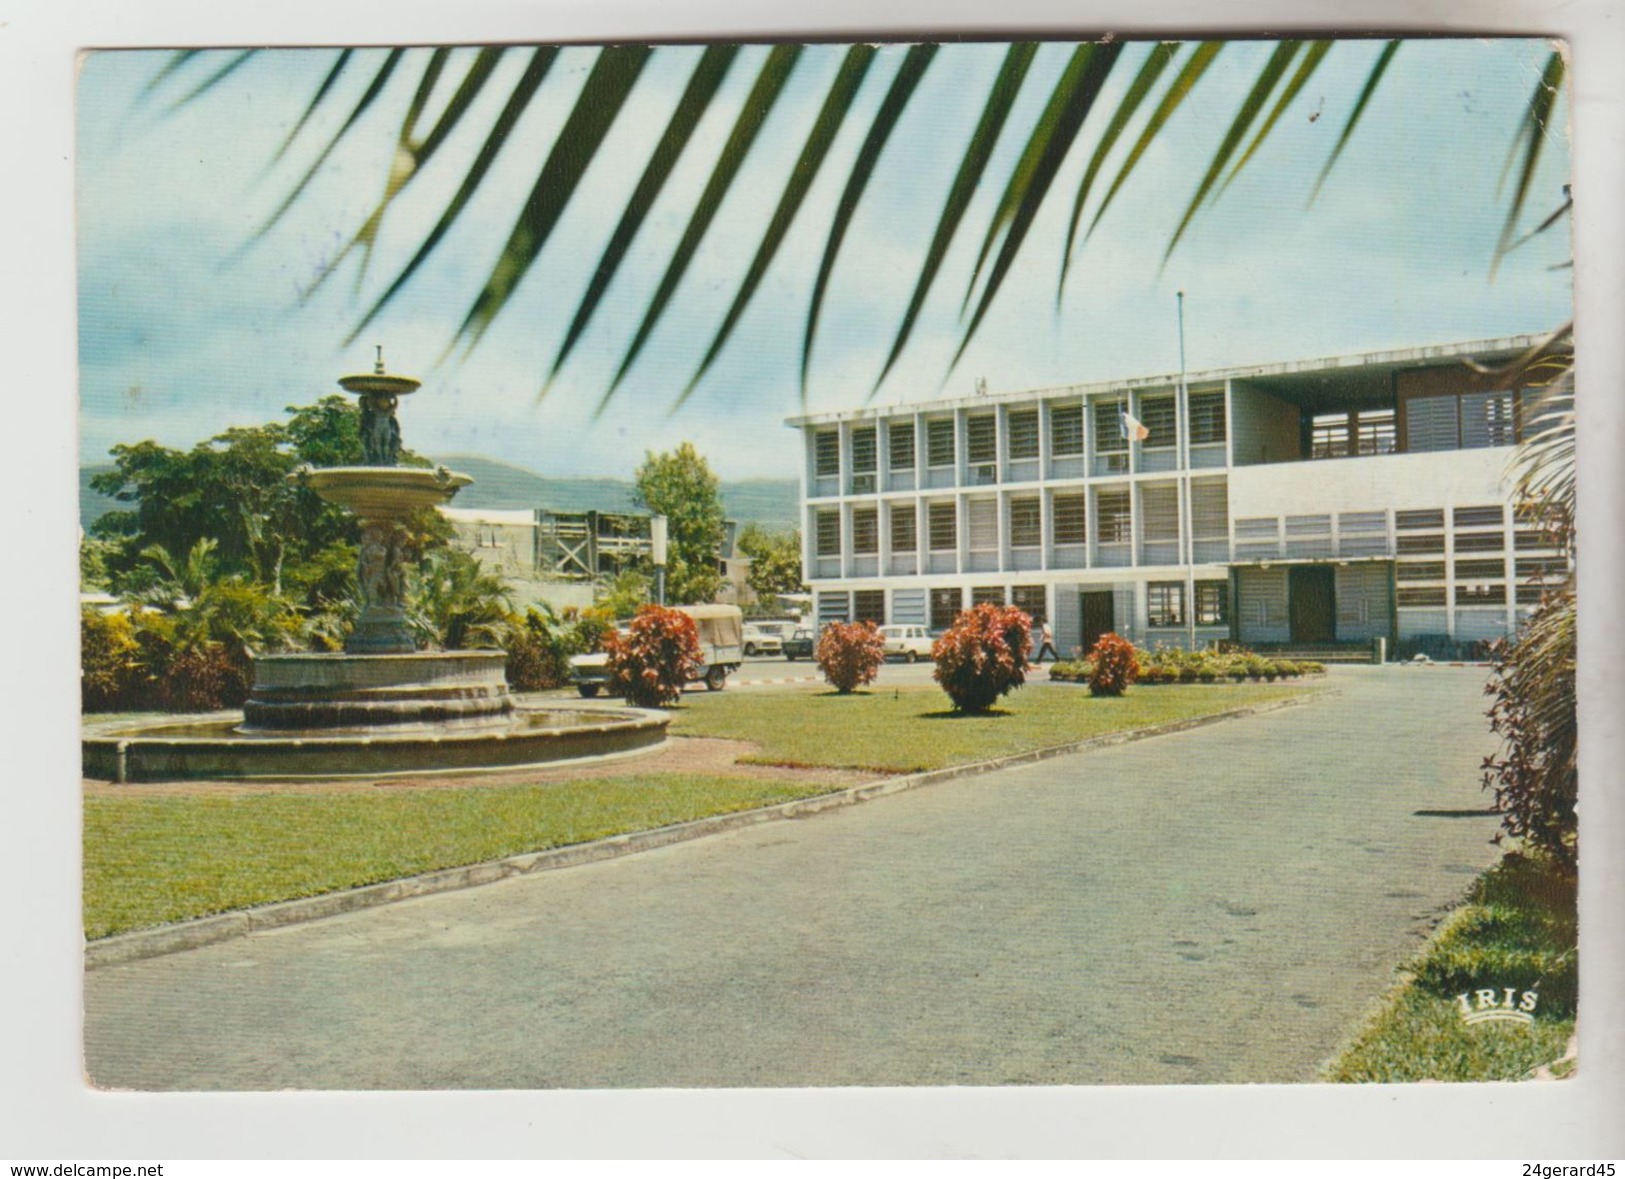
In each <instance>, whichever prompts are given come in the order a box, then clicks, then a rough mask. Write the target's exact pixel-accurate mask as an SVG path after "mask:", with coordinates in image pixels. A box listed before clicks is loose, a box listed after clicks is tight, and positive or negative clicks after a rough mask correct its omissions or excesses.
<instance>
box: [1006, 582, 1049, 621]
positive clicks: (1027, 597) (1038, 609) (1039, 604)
mask: <svg viewBox="0 0 1625 1179" xmlns="http://www.w3.org/2000/svg"><path fill="white" fill-rule="evenodd" d="M1010 604H1011V605H1012V606H1014V607H1015V608H1016V609H1017V610H1020V611H1021V612H1022V613H1023V614H1025V615H1027V616H1028V617H1029V618H1031V619H1032V620H1033V625H1034V626H1041V625H1043V622H1044V618H1045V610H1044V587H1043V586H1041V585H1013V586H1011V587H1010Z"/></svg>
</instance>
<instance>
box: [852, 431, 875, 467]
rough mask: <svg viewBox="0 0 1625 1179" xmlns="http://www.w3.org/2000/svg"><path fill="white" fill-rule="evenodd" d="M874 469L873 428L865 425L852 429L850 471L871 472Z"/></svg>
mask: <svg viewBox="0 0 1625 1179" xmlns="http://www.w3.org/2000/svg"><path fill="white" fill-rule="evenodd" d="M874 469H875V428H874V427H873V426H865V427H863V428H862V429H861V430H853V431H852V471H853V473H854V474H857V475H867V474H872V473H873V472H874Z"/></svg>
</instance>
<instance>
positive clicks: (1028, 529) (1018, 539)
mask: <svg viewBox="0 0 1625 1179" xmlns="http://www.w3.org/2000/svg"><path fill="white" fill-rule="evenodd" d="M1043 543H1044V512H1043V504H1042V502H1041V501H1040V500H1039V498H1038V497H1037V496H1036V495H1034V496H1021V497H1020V498H1018V499H1012V500H1011V501H1010V547H1011V548H1013V549H1025V548H1037V547H1038V546H1039V545H1041V544H1043Z"/></svg>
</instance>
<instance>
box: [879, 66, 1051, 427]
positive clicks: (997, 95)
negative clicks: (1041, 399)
mask: <svg viewBox="0 0 1625 1179" xmlns="http://www.w3.org/2000/svg"><path fill="white" fill-rule="evenodd" d="M1037 52H1038V46H1037V45H1036V44H1034V43H1032V42H1030V41H1026V42H1017V43H1015V44H1013V45H1011V46H1010V48H1009V49H1008V50H1006V51H1005V55H1004V64H1003V65H1002V66H1000V68H999V74H998V77H997V78H995V79H994V81H993V87H992V89H991V90H989V91H988V96H987V103H986V104H985V105H984V106H983V108H982V116H981V118H980V119H979V120H978V121H977V124H976V129H975V130H974V131H973V132H971V137H970V142H969V143H968V144H967V145H966V148H965V154H964V156H963V158H962V159H961V160H960V164H959V171H958V173H957V174H956V175H955V176H954V182H953V184H952V186H950V188H949V189H948V196H947V199H946V200H945V201H944V202H943V206H942V213H941V214H940V215H939V216H938V218H937V228H936V232H935V233H934V234H932V236H931V245H930V248H929V249H927V250H926V253H925V261H924V262H923V263H922V264H921V266H920V277H919V278H918V279H917V280H916V281H915V283H914V293H913V295H911V296H910V297H909V302H908V310H907V311H905V312H904V313H903V321H902V323H901V324H900V325H899V327H898V329H897V338H896V339H895V340H893V341H892V346H891V353H890V355H888V356H887V357H886V363H885V365H884V366H883V367H882V368H881V370H880V375H879V376H878V377H876V378H875V384H874V388H872V389H870V390H869V397H870V398H871V399H872V398H873V397H874V395H875V394H876V393H877V392H879V390H880V386H881V383H882V382H883V381H885V379H886V374H887V373H889V372H891V370H892V366H893V365H894V364H896V363H897V358H898V357H899V356H901V355H902V354H903V348H904V347H905V346H906V345H907V344H908V339H909V336H910V335H911V334H912V333H913V331H914V324H915V321H916V320H917V318H918V316H919V313H920V308H921V307H922V306H923V305H924V304H925V297H926V295H927V294H929V293H930V291H931V286H932V284H933V283H934V282H935V281H936V278H937V271H938V270H939V269H940V268H941V266H942V259H943V257H944V256H945V255H946V254H947V253H948V246H949V244H950V243H951V242H952V241H953V238H954V234H955V232H956V231H957V230H958V229H959V223H960V221H961V220H962V219H963V218H964V216H965V210H966V209H968V208H970V202H971V197H972V196H974V195H975V193H976V186H977V185H978V184H979V183H980V182H981V179H982V173H983V172H984V171H985V170H986V168H987V162H988V159H989V158H990V157H991V156H992V155H993V148H994V145H995V144H997V143H998V140H999V133H1000V132H1001V131H1003V129H1004V124H1005V120H1006V119H1008V118H1009V116H1010V108H1011V107H1012V106H1013V105H1014V104H1015V101H1016V95H1017V94H1018V93H1020V91H1021V83H1022V82H1023V81H1024V80H1025V79H1026V77H1027V70H1028V68H1029V67H1030V66H1031V65H1032V63H1033V56H1034V55H1035V54H1036V53H1037Z"/></svg>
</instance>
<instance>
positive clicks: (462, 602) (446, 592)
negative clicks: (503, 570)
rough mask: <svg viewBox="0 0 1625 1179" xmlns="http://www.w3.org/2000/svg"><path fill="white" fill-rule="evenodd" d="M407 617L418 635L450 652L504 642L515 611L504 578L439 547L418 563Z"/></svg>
mask: <svg viewBox="0 0 1625 1179" xmlns="http://www.w3.org/2000/svg"><path fill="white" fill-rule="evenodd" d="M406 610H407V617H408V619H409V620H410V622H411V625H412V627H413V629H414V630H415V631H416V632H417V634H418V636H419V638H420V639H421V640H422V641H423V642H425V643H426V644H429V645H434V646H440V647H443V648H445V649H446V650H448V651H461V650H466V649H469V648H476V647H484V648H493V647H500V646H501V645H502V638H503V627H504V626H505V625H506V623H507V620H508V616H509V615H510V614H511V613H512V612H513V603H512V601H511V600H510V598H509V590H508V583H507V582H506V581H504V580H503V579H502V577H501V576H500V575H499V574H495V573H491V572H489V571H488V570H487V569H486V568H485V566H484V565H482V564H480V562H479V559H478V558H477V557H475V556H473V555H472V554H471V553H465V552H463V551H462V550H461V549H440V550H437V551H436V552H433V553H431V554H429V556H428V557H427V558H425V559H424V561H423V562H422V563H421V564H420V565H419V566H418V568H417V572H416V575H415V576H414V577H413V578H412V579H411V586H410V589H409V590H408V593H407V604H406Z"/></svg>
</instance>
